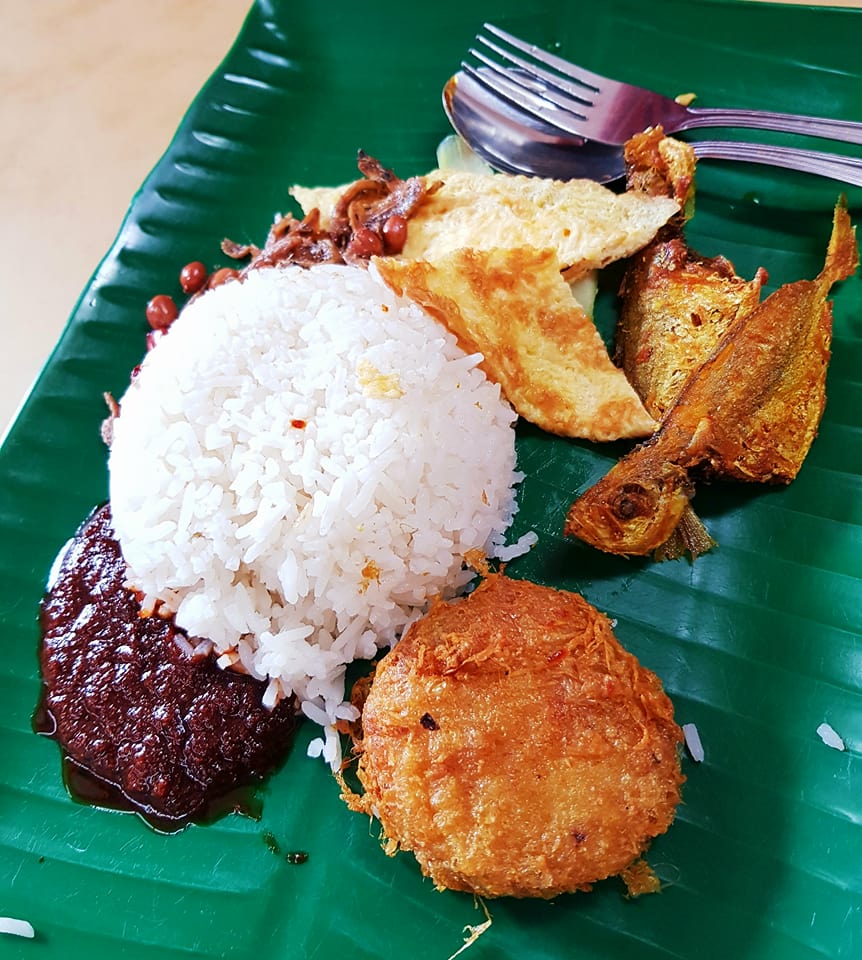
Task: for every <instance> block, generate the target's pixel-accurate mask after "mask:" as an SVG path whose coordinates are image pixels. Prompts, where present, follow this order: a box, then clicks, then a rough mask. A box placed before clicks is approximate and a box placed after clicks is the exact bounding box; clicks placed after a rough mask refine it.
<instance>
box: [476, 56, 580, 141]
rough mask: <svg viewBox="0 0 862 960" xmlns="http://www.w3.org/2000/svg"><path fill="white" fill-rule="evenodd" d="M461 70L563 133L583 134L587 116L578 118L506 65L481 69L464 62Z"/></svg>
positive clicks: (494, 92) (493, 92) (492, 91)
mask: <svg viewBox="0 0 862 960" xmlns="http://www.w3.org/2000/svg"><path fill="white" fill-rule="evenodd" d="M461 69H462V70H463V71H464V73H466V74H467V75H468V76H469V77H472V78H473V79H474V80H475V81H476V82H477V83H479V84H480V85H481V86H483V87H485V88H486V89H487V90H490V91H491V93H492V94H496V95H497V96H499V97H502V98H503V99H504V100H505V101H507V102H508V103H511V104H512V105H513V106H515V107H517V108H518V109H520V110H523V111H524V112H525V113H528V114H530V115H531V116H534V117H538V118H539V119H540V120H544V121H545V122H546V123H548V124H550V125H551V126H552V127H556V128H557V129H558V130H560V131H561V132H566V133H570V134H573V135H574V136H576V137H580V136H583V133H582V129H579V128H583V123H584V121H583V118H578V117H577V116H576V114H575V113H574V111H572V110H570V109H568V108H566V109H564V108H561V107H558V106H557V105H556V104H555V103H553V102H551V101H550V100H548V99H547V98H546V97H545V96H543V95H539V94H536V93H534V92H533V90H531V89H530V87H529V86H528V85H526V84H524V83H519V82H517V81H518V79H519V78H518V77H517V74H515V73H514V72H513V71H511V70H506V69H505V68H503V67H499V66H498V67H496V70H493V71H491V70H481V69H479V70H477V69H476V67H474V66H472V65H471V64H469V63H462V64H461Z"/></svg>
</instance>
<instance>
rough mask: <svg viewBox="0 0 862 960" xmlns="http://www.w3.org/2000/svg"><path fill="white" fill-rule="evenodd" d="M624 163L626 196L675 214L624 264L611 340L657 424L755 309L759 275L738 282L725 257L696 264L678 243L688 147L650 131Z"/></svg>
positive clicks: (686, 210) (690, 182) (689, 199)
mask: <svg viewBox="0 0 862 960" xmlns="http://www.w3.org/2000/svg"><path fill="white" fill-rule="evenodd" d="M625 156H626V178H627V186H628V189H629V190H633V191H639V192H645V193H648V194H649V195H651V196H669V197H671V198H673V199H674V200H676V201H677V202H678V203H679V204H680V209H681V213H680V214H679V215H678V216H675V217H673V218H672V219H671V220H670V221H669V222H668V223H667V224H666V225H665V226H664V227H662V228H661V230H660V231H659V232H658V234H657V236H656V237H655V239H654V240H652V241H651V242H650V243H649V244H648V245H647V246H646V247H644V249H643V250H641V251H639V252H638V253H637V254H635V256H634V257H632V259H631V262H630V263H629V265H628V267H627V269H626V273H625V275H624V278H623V282H622V287H621V289H620V297H621V309H620V318H619V322H618V324H617V330H616V336H615V345H616V348H615V360H616V362H617V363H618V364H619V365H620V366H621V367H622V368H623V370H624V371H625V374H626V377H627V378H628V380H629V382H630V383H631V384H632V386H633V387H634V388H635V390H636V391H637V394H638V396H639V397H640V398H641V400H642V401H643V404H644V406H645V407H646V409H647V410H648V411H649V413H650V414H651V415H652V416H653V417H655V419H656V420H661V419H662V418H663V417H664V415H665V414H666V413H667V411H668V410H669V409H670V408H671V406H672V405H673V403H674V401H675V400H676V398H677V397H678V396H679V393H680V391H681V390H682V388H683V387H684V386H685V383H686V381H687V380H688V378H689V377H690V376H691V374H692V373H693V372H694V371H695V370H696V369H697V368H698V367H699V366H700V365H701V364H702V363H703V362H704V360H706V358H707V357H708V356H709V355H710V353H712V351H713V350H714V349H715V347H716V345H717V344H718V341H719V340H720V339H721V337H722V336H724V334H725V333H726V332H727V330H728V329H729V328H730V326H731V324H733V323H734V322H735V321H736V320H737V319H738V318H739V317H742V316H744V315H745V314H746V313H750V312H751V311H752V310H753V309H754V308H755V307H756V306H757V304H758V303H759V302H760V295H761V294H760V292H761V287H762V285H763V284H764V283H765V282H766V271H765V270H763V268H761V269H759V270H758V271H757V272H756V274H755V276H754V279H753V280H744V279H743V278H742V277H740V276H737V274H736V271H735V270H734V267H733V264H732V263H731V262H730V261H729V260H728V259H727V258H725V257H722V256H718V257H703V256H701V255H700V254H698V253H696V252H695V251H694V250H692V249H691V248H690V247H689V246H688V244H687V243H686V241H685V238H684V226H685V221H686V220H687V219H688V218H690V217H691V215H692V212H693V197H694V173H695V163H696V160H695V155H694V151H693V150H692V148H691V146H690V144H687V143H683V142H682V141H680V140H675V139H673V138H670V137H665V136H664V134H663V133H662V130H661V128H660V127H654V128H652V129H650V130H647V131H645V132H644V133H641V134H638V135H637V136H636V137H632V139H631V140H630V141H629V142H628V143H627V144H626V148H625Z"/></svg>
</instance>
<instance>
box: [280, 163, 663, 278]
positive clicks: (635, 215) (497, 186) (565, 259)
mask: <svg viewBox="0 0 862 960" xmlns="http://www.w3.org/2000/svg"><path fill="white" fill-rule="evenodd" d="M425 180H426V182H427V184H428V185H429V190H428V192H427V196H426V197H425V199H424V200H423V202H422V204H421V206H420V207H419V208H418V209H417V210H416V211H415V213H413V215H412V217H411V219H410V224H409V228H408V231H407V242H406V244H405V246H404V248H403V250H402V252H401V257H402V258H403V259H405V260H430V261H436V260H438V259H439V258H440V257H442V256H444V255H446V254H448V253H451V252H452V251H453V250H458V249H463V248H469V249H473V250H490V249H495V248H499V247H508V248H514V247H533V248H536V249H540V250H544V249H552V250H555V251H556V252H557V256H558V258H559V261H560V264H561V267H562V269H563V270H564V271H565V276H566V279H567V280H576V279H578V278H579V277H581V276H583V275H585V274H586V273H588V272H589V271H590V270H596V269H598V268H600V267H604V266H606V265H607V264H608V263H611V262H613V261H615V260H620V259H622V258H623V257H628V256H631V254H633V253H634V252H635V251H636V250H640V248H641V247H643V246H644V245H645V244H647V243H648V242H649V241H650V240H651V239H652V238H653V236H655V233H656V231H657V230H658V229H659V227H661V226H662V224H664V223H666V222H667V221H668V220H669V219H670V217H672V216H673V215H674V214H675V213H676V212H677V211H678V210H679V204H678V203H677V202H676V201H674V200H672V199H670V198H669V197H650V196H646V195H644V194H641V193H631V192H627V193H623V194H617V193H614V192H613V191H612V190H609V189H608V188H607V187H603V186H601V185H600V184H598V183H594V182H593V181H591V180H569V181H560V180H546V179H542V178H540V177H521V176H511V175H509V174H503V173H498V174H484V173H467V172H464V171H454V170H447V171H434V172H432V173H430V174H428V175H427V176H426V177H425ZM431 185H433V188H431ZM345 189H346V187H335V188H322V189H321V188H315V189H309V188H306V187H293V188H291V193H292V194H293V196H294V197H295V198H296V200H297V201H298V202H299V204H300V206H302V208H303V210H304V211H305V212H306V213H307V212H308V211H309V210H310V209H311V208H313V207H318V208H319V209H320V211H321V223H322V224H323V225H324V226H325V225H326V223H327V219H328V217H329V216H330V213H331V211H332V210H333V209H334V207H335V205H336V204H337V202H338V199H339V197H340V196H341V194H342V193H343V192H344V190H345Z"/></svg>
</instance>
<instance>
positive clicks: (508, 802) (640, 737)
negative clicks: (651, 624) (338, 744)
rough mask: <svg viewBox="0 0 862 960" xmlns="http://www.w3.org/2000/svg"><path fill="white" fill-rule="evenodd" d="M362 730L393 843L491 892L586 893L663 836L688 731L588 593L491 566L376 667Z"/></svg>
mask: <svg viewBox="0 0 862 960" xmlns="http://www.w3.org/2000/svg"><path fill="white" fill-rule="evenodd" d="M361 728H362V729H361V734H360V736H359V737H358V738H357V745H356V746H357V750H358V752H359V763H358V770H357V772H358V776H359V780H360V782H361V783H362V786H363V788H364V794H363V795H362V796H357V795H356V794H353V793H351V792H350V791H349V790H347V789H345V794H344V796H345V799H346V800H347V802H348V803H349V804H350V806H351V807H352V808H353V809H357V810H360V811H363V812H367V813H373V814H374V815H375V816H377V817H378V818H379V820H380V822H381V824H382V827H383V832H384V835H385V837H386V839H387V845H386V850H387V852H388V853H390V854H394V853H395V851H396V850H397V849H398V848H401V849H404V850H412V851H413V853H414V854H415V856H416V858H417V860H418V861H419V863H420V865H421V868H422V871H423V873H425V874H426V875H427V876H429V877H431V879H432V880H433V881H434V883H435V884H436V885H437V887H439V888H441V889H442V888H449V889H453V890H463V891H468V892H472V893H477V894H479V895H481V896H485V897H501V896H514V897H545V898H550V897H553V896H556V895H557V894H559V893H565V892H573V891H576V890H586V889H589V887H590V885H591V884H592V883H593V882H595V881H597V880H600V879H603V878H604V877H608V876H612V875H615V874H618V873H620V872H621V871H624V870H625V869H626V868H627V867H628V866H630V865H631V864H632V863H633V862H634V861H635V860H637V858H638V857H640V855H641V854H642V853H643V852H644V850H645V849H646V847H647V846H648V845H649V842H650V841H651V840H652V838H653V837H655V836H657V835H658V834H661V833H664V832H665V830H667V828H668V826H669V825H670V823H671V821H672V820H673V817H674V812H675V809H676V806H677V804H678V803H679V799H680V793H679V790H680V785H681V783H682V781H683V779H684V778H683V777H682V775H681V772H680V762H679V744H680V743H681V741H682V733H681V731H680V729H679V727H678V726H677V725H676V723H675V722H674V720H673V706H672V704H671V702H670V700H669V699H668V697H667V696H666V695H665V693H664V691H663V690H662V687H661V683H660V681H659V680H658V678H657V677H656V676H655V675H654V674H653V673H651V672H650V671H649V670H646V669H645V668H643V667H642V666H641V665H640V664H639V663H638V661H637V659H636V658H635V657H634V656H632V655H631V654H630V653H627V652H626V651H625V650H624V649H623V648H622V647H621V646H620V644H619V642H618V641H617V640H616V638H615V637H614V635H613V633H612V631H611V624H610V621H609V620H608V619H607V617H605V616H604V615H603V614H601V613H599V612H598V611H597V610H596V609H595V608H594V607H592V606H591V605H590V604H589V603H587V602H586V601H585V600H584V599H583V597H581V596H579V595H577V594H574V593H566V592H562V591H557V590H552V589H550V588H548V587H542V586H539V585H537V584H534V583H530V582H527V581H521V580H512V579H509V578H508V577H505V576H503V575H492V576H489V577H488V578H487V579H486V580H485V581H484V582H483V584H482V585H481V586H480V587H479V588H478V589H477V590H476V591H475V592H474V593H473V594H471V595H470V596H469V597H468V598H467V599H465V600H461V601H455V602H452V603H442V602H441V603H438V604H437V605H436V606H435V607H433V608H432V610H431V611H430V613H429V614H428V615H427V616H425V617H424V618H423V619H422V620H420V621H418V622H417V623H415V624H414V625H413V626H412V627H411V628H410V630H409V631H408V632H407V634H406V635H405V637H404V639H402V640H401V642H400V643H399V644H398V645H397V646H396V647H395V648H394V649H393V650H392V651H391V652H390V653H389V654H387V656H386V657H384V658H383V660H382V661H381V663H380V664H379V666H378V667H377V670H376V673H375V675H374V679H373V682H372V683H371V686H370V690H369V691H368V694H367V698H366V700H365V703H364V705H363V706H362V718H361Z"/></svg>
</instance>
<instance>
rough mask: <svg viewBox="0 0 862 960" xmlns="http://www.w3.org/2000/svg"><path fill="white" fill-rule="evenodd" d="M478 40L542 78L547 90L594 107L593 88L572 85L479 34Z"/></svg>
mask: <svg viewBox="0 0 862 960" xmlns="http://www.w3.org/2000/svg"><path fill="white" fill-rule="evenodd" d="M476 39H477V40H478V41H479V42H480V43H484V44H485V46H486V47H488V48H489V49H490V50H493V51H494V53H496V54H497V56H499V57H501V58H502V59H503V60H504V61H506V62H507V63H513V64H515V66H517V67H520V68H521V69H522V70H524V71H526V72H527V73H528V74H530V75H531V76H536V77H540V78H541V79H542V80H543V81H544V84H545V87H546V88H547V87H550V88H551V89H554V90H561V91H563V93H565V94H566V95H567V96H568V97H569V98H570V99H573V100H577V102H578V103H583V104H584V105H585V106H588V107H591V106H593V105H594V95H595V94H596V93H597V91H596V90H595V89H594V88H593V87H591V86H588V85H587V84H584V83H571V82H570V81H568V80H565V79H563V77H561V76H560V75H559V74H556V73H551V72H550V70H544V69H543V68H542V67H537V66H536V64H534V63H530V62H529V61H527V60H524V59H522V58H521V57H518V56H516V55H515V54H513V53H510V52H509V51H508V50H504V49H503V48H502V47H500V46H498V45H497V44H496V43H493V42H492V41H491V40H489V39H488V38H487V37H483V36H482V34H477V36H476ZM470 52H471V53H472V54H473V56H475V57H478V58H479V59H480V60H481V61H482V62H483V63H489V61H488V60H487V59H485V58H484V57H481V56H480V55H479V53H478V52H477V51H476V50H475V49H471V50H470ZM554 102H555V103H559V101H556V100H555V101H554ZM563 105H564V104H562V103H561V104H560V106H563Z"/></svg>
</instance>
